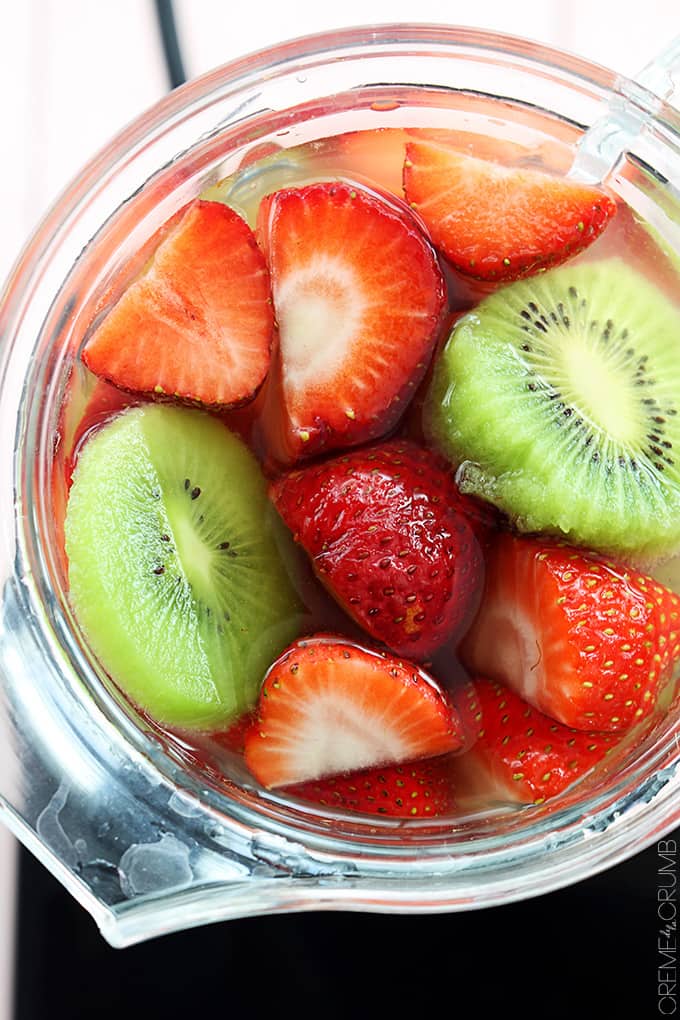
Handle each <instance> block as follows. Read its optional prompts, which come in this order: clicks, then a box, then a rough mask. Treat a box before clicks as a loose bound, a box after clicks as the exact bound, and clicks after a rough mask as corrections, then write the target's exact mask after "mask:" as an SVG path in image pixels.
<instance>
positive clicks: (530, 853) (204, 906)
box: [0, 25, 680, 946]
mask: <svg viewBox="0 0 680 1020" xmlns="http://www.w3.org/2000/svg"><path fill="white" fill-rule="evenodd" d="M679 66H680V57H678V59H677V61H676V60H675V57H673V56H671V58H668V59H665V60H662V61H659V62H657V63H655V64H654V65H652V67H651V70H650V73H649V74H648V75H647V76H646V77H645V79H644V80H645V82H646V84H647V85H648V86H649V88H646V87H643V86H641V85H640V84H638V83H634V82H631V81H629V80H627V79H625V78H622V77H619V76H617V75H616V74H614V73H612V72H610V71H607V70H605V69H603V68H601V67H597V66H594V65H592V64H590V63H588V62H586V61H583V60H579V59H577V58H575V57H571V56H567V55H565V54H562V53H559V52H557V51H554V50H550V49H548V48H546V47H542V46H538V45H536V44H534V43H530V42H526V41H523V40H520V39H516V38H510V37H506V36H501V35H496V34H492V33H487V32H477V31H472V30H462V29H454V28H448V27H434V26H415V25H410V26H409V25H406V26H378V27H375V28H361V29H354V30H347V31H339V32H332V33H328V34H324V35H320V36H315V37H311V38H306V39H302V40H297V41H294V42H290V43H287V44H284V45H282V46H279V47H276V48H273V49H269V50H266V51H264V52H262V53H258V54H255V55H253V56H249V57H247V58H244V59H242V60H239V61H236V62H234V63H231V64H229V65H227V66H225V67H223V68H220V69H218V70H216V71H214V72H212V73H210V74H207V75H205V76H204V77H202V78H200V79H198V80H196V81H194V82H192V83H190V84H189V85H187V86H185V87H183V88H181V89H180V90H178V91H177V92H174V93H173V94H171V95H170V96H168V97H167V98H166V99H164V100H163V101H162V102H160V103H158V104H157V105H156V106H155V107H153V108H152V109H151V110H149V111H148V112H147V113H145V114H144V115H143V116H141V117H140V118H139V119H138V120H137V121H135V122H134V123H133V124H132V125H131V126H129V127H128V128H127V129H126V130H125V131H123V132H122V133H121V134H120V135H118V136H117V137H116V138H115V139H114V140H113V141H112V142H111V144H110V145H109V146H108V147H107V148H106V149H105V150H104V151H102V152H101V153H100V154H99V155H98V156H97V157H96V158H95V159H94V160H93V161H92V162H91V163H90V164H89V165H88V166H87V167H86V168H85V169H84V171H83V172H82V173H81V175H80V176H79V177H78V179H77V180H76V181H74V183H73V184H72V185H71V186H70V187H69V188H68V189H67V191H66V192H65V193H64V194H63V195H62V196H61V198H60V199H59V200H58V202H57V203H56V205H55V206H54V207H53V208H52V210H51V211H50V213H49V214H48V215H47V217H46V218H45V220H44V221H43V223H42V224H41V225H40V227H39V228H38V229H37V231H36V232H35V234H34V236H33V237H32V238H31V240H30V241H29V243H28V245H27V247H26V248H25V250H24V252H23V254H22V255H21V257H20V259H19V261H18V263H17V265H16V266H15V268H14V271H13V273H12V275H11V277H10V279H9V281H8V283H7V286H6V289H5V292H4V295H3V297H2V303H1V305H0V337H1V347H0V387H1V389H0V434H1V435H2V444H1V445H0V478H1V480H2V484H1V485H0V531H1V541H0V571H1V575H0V583H1V585H2V588H1V591H2V597H1V603H0V606H1V610H0V739H2V741H3V742H4V744H5V745H6V747H7V748H8V749H9V757H10V764H9V768H8V769H7V770H6V771H5V772H4V773H3V774H2V775H0V809H1V810H0V817H1V818H2V819H3V820H4V822H5V823H6V824H7V825H8V826H9V827H10V828H11V829H12V831H13V832H14V833H15V834H16V836H17V837H18V838H19V839H20V840H21V841H22V842H23V843H24V844H25V846H26V847H27V848H28V849H29V850H30V851H32V852H33V853H34V854H35V855H36V856H37V857H38V858H39V859H40V860H41V861H42V862H43V863H44V864H45V865H46V867H47V868H49V870H50V871H51V872H52V873H53V874H54V875H55V876H56V877H57V878H58V879H59V880H60V881H61V882H62V883H63V884H64V886H65V887H66V888H67V889H68V890H69V892H70V893H71V894H72V895H73V896H74V897H75V898H76V899H77V900H78V901H79V902H80V903H81V904H82V905H83V906H84V907H85V909H86V910H88V911H89V913H90V914H91V915H92V916H93V917H94V919H95V921H96V922H97V924H98V926H99V928H100V929H101V932H102V934H103V935H104V937H105V938H106V939H107V940H108V941H109V942H110V943H111V944H112V945H114V946H126V945H129V944H132V943H135V942H138V941H141V940H144V939H147V938H151V937H153V936H157V935H160V934H163V933H165V932H171V931H175V930H178V929H182V928H189V927H191V926H195V925H202V924H207V923H209V922H212V921H218V920H224V919H228V918H234V917H239V916H245V915H255V914H263V913H275V912H281V911H302V910H322V909H333V908H340V909H343V910H365V911H393V912H397V911H398V912H433V911H454V910H467V909H471V908H476V907H481V906H486V905H492V904H499V903H505V902H509V901H512V900H516V899H520V898H524V897H528V896H534V895H537V894H540V893H543V892H547V891H549V890H553V889H556V888H559V887H561V886H564V885H566V884H568V883H571V882H575V881H577V880H579V879H582V878H584V877H586V876H588V875H592V874H594V873H596V872H597V871H600V870H602V869H604V868H606V867H609V866H612V865H614V864H616V863H617V862H619V861H621V860H623V859H624V858H626V857H628V856H630V855H632V854H634V853H636V852H637V851H639V850H641V849H643V848H644V847H645V846H647V845H649V844H650V843H651V842H652V841H654V840H657V839H659V838H661V837H662V836H663V834H665V833H667V832H668V831H669V830H670V829H671V828H672V827H673V826H675V825H677V824H678V821H679V820H680V785H679V784H680V780H679V777H678V765H679V764H680V752H679V750H678V746H679V745H678V733H679V731H680V709H677V708H675V707H672V708H671V710H670V711H669V712H668V714H667V715H665V716H664V718H663V719H662V720H659V721H658V723H657V724H656V725H655V726H653V727H652V728H651V729H650V732H649V733H648V735H647V737H646V739H645V742H644V743H643V745H642V746H641V747H640V748H638V749H637V751H636V753H635V754H630V755H629V756H627V757H626V756H625V755H624V756H623V757H622V759H621V761H620V765H619V767H618V768H617V769H616V770H615V771H610V772H609V773H608V774H607V775H606V777H604V778H602V777H600V778H599V779H593V780H592V781H587V782H584V783H582V784H580V785H579V786H577V787H575V788H574V789H572V790H571V791H570V792H569V793H568V794H567V795H566V796H564V797H563V798H561V800H560V801H559V804H558V805H557V806H555V805H550V804H548V805H547V806H535V807H530V808H523V809H522V810H520V811H517V810H508V811H497V812H491V813H478V814H474V813H472V814H469V815H466V816H464V817H461V818H457V819H456V820H455V821H451V820H450V819H449V820H446V819H442V820H435V819H432V820H430V819H428V820H425V821H421V820H413V821H411V820H408V821H403V820H400V819H391V818H378V817H376V818H373V817H371V818H368V817H360V816H349V815H348V814H335V813H334V812H333V811H331V810H328V809H322V808H313V807H311V806H303V805H301V804H300V803H299V802H294V801H291V800H290V799H287V798H286V797H285V796H284V795H282V794H275V793H267V792H266V791H263V790H258V789H257V788H256V786H255V785H253V786H247V785H243V786H242V785H239V784H237V783H227V784H224V783H223V784H213V783H211V782H210V781H209V777H207V776H206V775H205V774H204V773H203V772H202V771H201V770H200V769H192V768H190V767H189V766H188V765H187V763H186V761H185V760H183V759H182V758H181V757H180V756H178V755H177V754H175V753H174V752H173V748H172V747H171V746H169V745H168V744H166V743H164V742H163V741H162V740H159V739H158V736H157V734H155V733H154V731H153V730H152V728H151V727H149V726H147V725H144V721H143V720H141V719H140V718H139V717H138V716H136V715H135V714H134V713H133V712H132V711H131V709H130V708H129V706H126V704H125V703H124V702H123V701H122V700H121V698H119V697H117V695H116V692H115V691H114V690H113V689H112V688H111V685H107V684H106V683H105V682H103V677H102V674H101V671H100V670H98V668H97V666H96V664H95V663H94V661H93V659H92V657H91V656H90V655H89V654H88V652H87V650H86V648H84V646H83V644H82V642H81V641H80V640H79V637H78V632H77V627H76V625H75V622H74V620H73V617H72V615H71V612H70V610H69V607H68V602H67V598H66V593H65V590H64V583H63V579H62V578H61V575H60V570H59V564H58V557H57V555H56V553H55V541H54V517H55V514H54V506H53V499H54V495H53V487H52V474H51V473H52V470H53V461H54V444H55V436H57V435H58V428H57V423H58V416H59V411H60V407H61V403H62V400H63V396H64V392H65V388H66V386H67V385H68V378H69V371H70V368H71V366H72V365H73V362H74V359H75V358H76V356H77V352H78V346H79V343H80V340H81V339H82V336H83V332H84V330H85V328H86V326H87V324H88V322H89V321H90V320H91V318H92V315H93V312H94V309H95V308H96V307H97V302H98V300H100V298H101V295H102V293H103V292H104V291H105V289H106V288H107V287H109V286H110V285H111V283H112V281H115V279H116V278H117V274H119V273H120V272H121V271H123V269H124V267H125V265H126V263H127V261H128V260H129V259H130V258H131V256H132V255H133V254H134V253H135V252H136V251H138V250H139V249H140V248H141V246H142V244H143V243H144V242H145V241H146V240H148V239H149V237H150V236H151V235H152V234H153V233H154V231H155V230H156V229H157V228H158V227H159V226H160V225H161V224H162V223H163V222H164V221H166V220H167V219H168V218H169V217H170V216H171V215H172V214H173V212H175V211H176V210H177V209H179V208H180V207H181V206H183V205H184V204H185V203H186V202H187V201H189V200H190V199H191V198H192V197H194V196H196V195H197V194H199V193H200V192H202V191H203V189H205V188H206V187H208V186H210V185H211V184H213V183H215V182H216V181H217V180H218V179H220V178H223V177H225V176H226V175H227V174H229V173H231V172H232V171H234V170H235V169H236V168H237V167H238V166H240V165H241V164H242V163H243V161H244V159H246V158H247V157H248V154H249V153H251V152H255V151H265V149H264V148H263V149H262V150H260V148H259V147H261V146H263V147H265V148H266V147H267V146H269V147H270V148H271V147H272V146H275V147H277V148H279V149H284V150H285V149H287V148H289V147H292V146H295V145H298V144H300V143H301V142H304V141H310V140H314V139H323V138H327V137H328V136H332V135H334V134H337V133H339V132H344V131H351V130H356V129H359V128H371V127H385V126H386V127H390V126H408V125H409V123H410V120H412V119H413V116H414V111H420V112H421V113H422V111H425V113H424V116H425V118H426V119H427V117H429V116H430V114H431V111H432V110H434V109H436V110H438V111H440V112H441V111H442V110H444V111H446V109H447V105H450V104H452V103H455V100H456V98H457V97H461V96H466V97H473V98H474V97H482V98H484V99H488V98H492V99H493V100H494V101H495V102H497V103H498V104H499V108H500V106H502V107H503V110H504V115H505V116H506V117H507V118H509V120H510V122H512V123H515V124H516V125H518V126H521V125H526V124H527V123H529V121H530V119H531V117H533V116H536V115H540V116H541V117H545V118H548V119H549V121H550V124H551V131H552V132H553V134H554V135H555V137H556V138H559V139H561V143H562V144H563V145H565V146H566V147H567V149H568V150H569V152H571V153H572V155H573V156H574V157H576V156H577V155H578V159H577V162H576V169H577V171H580V172H582V173H583V174H584V175H585V176H588V175H589V174H590V176H592V177H594V178H598V176H601V174H600V171H601V170H602V169H603V168H604V170H605V171H606V183H607V185H608V187H609V188H610V189H611V190H612V191H613V192H615V193H616V194H618V195H621V196H622V197H623V198H625V200H626V202H627V203H628V204H629V205H630V206H631V207H632V208H633V209H634V210H636V211H640V212H641V213H642V214H643V215H644V217H645V218H646V220H647V221H648V222H649V223H650V224H651V225H652V226H653V227H654V228H655V230H656V231H657V232H658V234H659V236H662V237H663V238H664V240H665V242H666V244H667V245H668V246H669V247H670V248H673V249H674V250H676V251H678V252H680V219H675V220H674V218H673V215H672V213H669V209H671V208H672V202H673V200H674V199H676V200H677V199H678V194H679V191H680V115H678V113H677V112H675V111H674V109H673V108H672V106H670V105H669V102H670V101H671V100H672V99H673V98H675V99H677V95H678V88H677V86H676V84H675V82H674V80H673V75H674V73H677V69H678V67H679ZM650 89H653V91H652V90H650ZM659 96H665V97H666V99H668V101H669V102H668V103H667V102H664V101H663V100H662V99H660V98H659ZM593 125H595V126H596V127H595V128H594V129H593V131H591V132H589V133H588V141H587V144H586V145H584V146H581V147H580V148H578V145H579V142H580V141H581V139H582V137H583V135H584V132H585V131H586V129H588V128H591V127H592V126H593ZM622 138H623V139H624V140H625V144H623V145H622V144H621V140H622ZM677 208H679V209H680V205H678V206H677Z"/></svg>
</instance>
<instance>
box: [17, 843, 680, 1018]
mask: <svg viewBox="0 0 680 1020" xmlns="http://www.w3.org/2000/svg"><path fill="white" fill-rule="evenodd" d="M669 838H672V837H669ZM675 838H676V839H677V840H679V841H680V831H679V832H677V833H676V834H675ZM666 863H667V862H666V861H664V860H663V859H661V858H660V857H659V854H658V852H657V848H656V847H652V848H650V849H649V850H647V851H645V852H644V853H642V854H640V855H639V856H638V857H636V858H634V859H633V860H631V861H628V862H626V863H625V864H623V865H620V866H619V867H618V868H616V869H613V870H611V871H609V872H606V873H605V874H603V875H600V876H597V877H595V878H593V879H589V880H588V881H585V882H582V883H581V884H579V885H576V886H572V887H570V888H569V889H565V890H562V891H560V892H557V893H552V894H550V895H549V896H544V897H540V898H538V899H534V900H529V901H526V902H524V903H521V904H512V905H509V906H506V907H498V908H493V909H490V910H483V911H475V912H471V913H467V914H448V915H432V916H425V917H404V916H388V915H372V914H351V913H316V914H298V915H281V916H278V917H269V918H249V919H244V920H238V921H230V922H228V923H224V924H220V925H213V926H210V927H206V928H202V929H196V930H194V931H190V932H183V933H181V934H178V935H172V936H168V937H165V938H162V939H158V940H156V941H154V942H151V943H146V944H144V945H141V946H135V947H132V948H130V949H125V950H114V949H110V948H109V947H108V946H107V945H106V943H104V942H103V940H102V939H101V937H100V936H99V934H98V932H97V930H96V928H95V926H94V924H93V922H92V921H91V920H90V919H89V917H88V916H87V915H86V914H85V913H84V912H83V911H82V910H81V909H80V908H79V907H78V906H77V905H76V904H75V903H74V902H73V901H71V900H70V898H69V897H68V896H67V894H66V893H65V892H64V891H63V890H62V888H61V886H59V885H58V883H57V882H56V881H55V880H54V879H53V878H51V876H49V875H48V874H47V872H46V871H44V869H43V868H42V867H41V866H40V865H38V864H37V863H36V862H35V861H34V860H33V859H32V858H31V857H29V856H28V855H27V854H26V853H25V852H23V851H22V858H21V865H20V911H19V930H18V965H17V986H16V1010H15V1020H46V1018H50V1020H53V1018H57V1020H61V1018H68V1020H81V1018H88V1020H89V1018H97V1020H108V1018H114V1017H115V1018H116V1020H120V1018H126V1020H137V1018H139V1020H149V1018H155V1017H158V1018H162V1020H174V1018H175V1017H182V1018H185V1017H191V1018H192V1020H193V1018H194V1017H221V1016H224V1017H225V1018H228V1020H231V1018H236V1017H239V1018H240V1017H248V1018H259V1017H262V1016H266V1015H268V1014H269V1013H270V1012H271V1013H272V1014H273V1013H276V1014H277V1015H283V1016H287V1014H288V1009H289V1008H290V1009H292V1010H294V1011H295V1013H294V1015H295V1016H296V1017H318V1018H320V1020H333V1018H335V1017H343V1018H345V1017H347V1018H350V1017H364V1016H365V1017H370V1018H375V1020H383V1018H384V1017H386V1016H394V1017H401V1016H409V1017H411V1016H413V1017H414V1018H418V1020H427V1011H431V1013H432V1015H433V1016H434V1017H436V1020H457V1018H459V1017H465V1018H467V1017H474V1018H479V1020H486V1018H487V1017H490V1018H491V1017H502V1018H503V1020H511V1018H513V1017H518V1018H520V1017H521V1018H522V1020H533V1018H536V1020H539V1018H540V1020H561V1018H563V1017H564V1018H567V1017H568V1018H570V1020H574V1018H578V1020H591V1018H593V1020H595V1018H597V1020H619V1018H620V1020H627V1018H634V1020H646V1018H653V1017H657V1016H660V1015H663V1014H662V1013H660V1012H659V1009H658V999H657V967H658V966H659V964H660V959H659V952H658V946H657V939H658V936H659V931H660V929H661V928H662V927H663V925H662V922H661V921H660V920H659V917H658V916H657V888H658V886H659V884H661V883H660V879H659V875H658V870H659V867H660V866H661V867H663V866H664V865H665V864H666ZM663 884H665V885H667V886H668V884H669V882H668V880H667V881H666V882H665V883H663ZM673 895H674V894H673ZM661 962H663V961H661ZM364 982H365V988H364V989H361V986H362V984H363V983H364ZM666 1005H667V1006H668V1003H666ZM668 1015H671V1014H668Z"/></svg>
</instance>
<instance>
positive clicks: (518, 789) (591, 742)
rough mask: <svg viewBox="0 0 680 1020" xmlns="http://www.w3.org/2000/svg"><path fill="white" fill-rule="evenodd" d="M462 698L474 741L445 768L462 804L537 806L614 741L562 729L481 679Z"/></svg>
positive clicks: (599, 757)
mask: <svg viewBox="0 0 680 1020" xmlns="http://www.w3.org/2000/svg"><path fill="white" fill-rule="evenodd" d="M465 698H466V700H467V708H468V710H469V711H470V712H472V713H474V717H475V719H476V724H477V726H476V729H477V733H476V736H477V740H476V742H475V744H474V746H473V747H472V749H471V750H469V751H467V752H466V753H465V754H463V755H460V756H459V757H457V758H455V759H453V761H452V763H451V766H450V768H451V771H452V774H453V777H454V778H453V781H454V782H455V783H456V784H457V787H459V788H460V790H461V795H462V797H463V798H467V797H481V798H483V800H484V801H485V802H487V803H488V801H489V799H490V798H492V799H494V800H498V801H501V802H502V801H520V802H522V803H525V804H541V803H542V802H543V801H544V800H548V799H549V798H550V797H555V796H556V795H557V794H559V793H562V791H563V790H565V789H566V788H567V787H568V786H570V785H571V784H572V783H573V782H575V781H576V780H577V779H579V778H580V777H581V776H582V775H583V774H584V773H585V772H587V771H588V770H589V769H591V768H592V767H593V766H594V765H596V764H597V763H598V762H599V761H601V760H602V759H603V758H604V757H605V755H607V754H608V753H609V751H610V750H611V749H612V748H613V747H615V746H616V744H617V741H618V739H619V738H618V737H616V736H614V735H612V734H610V733H584V732H583V731H582V730H576V729H571V728H570V727H568V726H562V725H560V723H557V722H555V720H554V719H550V718H549V717H548V716H547V715H544V714H543V713H542V712H538V711H537V710H536V709H535V708H532V707H531V705H529V704H527V702H526V701H523V700H522V698H520V697H518V696H517V695H516V694H514V693H513V692H512V691H511V690H509V689H508V688H507V687H504V686H503V684H499V683H494V682H493V681H490V680H486V679H484V678H482V677H477V678H476V679H475V680H474V682H470V683H468V684H466V685H465Z"/></svg>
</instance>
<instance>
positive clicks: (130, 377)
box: [82, 200, 274, 407]
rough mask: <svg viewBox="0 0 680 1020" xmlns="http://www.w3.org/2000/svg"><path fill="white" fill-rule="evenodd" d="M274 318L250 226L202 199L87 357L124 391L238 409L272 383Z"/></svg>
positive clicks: (180, 220)
mask: <svg viewBox="0 0 680 1020" xmlns="http://www.w3.org/2000/svg"><path fill="white" fill-rule="evenodd" d="M273 322H274V318H273V310H272V304H271V292H270V289H269V278H268V275H267V268H266V265H265V262H264V258H263V256H262V254H261V252H260V251H259V249H258V247H257V244H256V242H255V237H254V235H253V233H252V231H251V230H250V227H248V225H247V224H246V223H244V221H243V220H242V219H241V218H240V216H238V215H237V214H236V213H235V212H234V211H233V210H232V209H229V208H228V207H227V206H226V205H222V204H221V203H219V202H202V201H198V200H197V201H195V202H192V203H191V205H189V206H187V208H186V210H185V211H184V213H183V215H181V216H180V217H176V218H175V222H174V223H173V225H172V227H171V229H170V230H169V231H168V232H167V233H164V234H163V239H162V240H161V242H160V244H159V246H158V247H157V248H156V250H155V253H154V254H153V257H152V258H151V262H150V263H149V264H148V265H147V267H146V268H145V270H144V271H143V272H142V273H141V275H139V276H138V277H137V278H136V279H135V280H133V281H132V283H131V284H130V285H129V286H128V287H127V289H126V290H125V291H124V293H123V294H122V296H121V297H120V299H119V300H118V302H117V303H116V304H115V305H114V306H113V308H112V309H111V311H110V312H109V313H108V314H107V315H106V317H105V318H104V319H103V321H102V322H101V323H100V325H99V326H98V327H97V329H96V330H95V332H94V333H93V335H92V337H91V338H90V339H89V340H88V342H87V343H86V345H85V347H84V349H83V353H82V357H83V361H84V362H85V364H86V365H87V367H88V368H89V369H91V371H93V372H94V373H95V374H96V375H99V376H101V377H102V378H104V379H106V380H108V381H109V382H112V383H113V384H114V385H116V386H119V387H120V388H121V389H125V390H130V391H132V392H135V393H144V394H147V395H149V396H152V397H162V396H168V397H176V398H178V399H180V400H185V401H190V402H192V403H199V404H202V405H206V406H224V407H230V406H236V405H239V404H243V403H245V402H247V401H248V400H251V399H252V398H253V397H254V395H255V394H256V392H257V390H258V389H259V387H260V386H261V385H262V383H263V381H264V378H265V376H266V374H267V371H268V369H269V361H270V350H271V342H272V334H273Z"/></svg>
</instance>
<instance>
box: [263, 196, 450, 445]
mask: <svg viewBox="0 0 680 1020" xmlns="http://www.w3.org/2000/svg"><path fill="white" fill-rule="evenodd" d="M258 234H259V238H260V241H261V243H262V246H263V248H264V251H265V253H266V255H267V260H268V262H269V267H270V272H271V278H272V287H273V293H274V305H275V309H276V317H277V320H278V325H279V335H280V347H279V351H278V355H277V358H276V360H275V363H274V365H273V371H272V375H273V382H272V385H271V386H270V387H269V389H268V397H269V398H270V399H269V400H268V406H267V409H266V411H265V421H264V428H265V436H266V441H267V445H268V447H269V450H270V453H271V454H272V456H273V457H274V458H275V459H277V460H278V461H279V462H281V463H291V462H293V461H295V460H297V459H298V458H300V457H308V456H311V455H313V454H316V453H319V451H321V450H330V449H334V448H336V447H338V446H351V445H355V444H357V443H362V442H365V441H366V440H368V439H372V438H375V437H376V436H380V435H383V434H384V433H385V432H387V431H388V430H389V429H390V428H391V427H392V426H393V425H394V424H395V422H396V421H397V419H398V418H399V417H400V416H401V414H402V412H403V411H404V409H405V407H406V405H407V403H408V401H409V399H410V398H411V396H412V395H413V393H414V392H415V389H416V387H417V385H418V383H419V382H420V380H421V378H422V377H423V375H424V373H425V370H426V368H427V364H428V361H429V359H430V355H431V353H432V350H433V347H434V343H435V341H436V339H437V336H438V333H439V330H440V326H441V323H442V321H443V315H444V305H445V285H444V280H443V277H442V274H441V270H440V269H439V265H438V263H437V260H436V257H435V255H434V252H433V250H432V248H431V247H430V245H429V244H428V242H427V241H426V240H425V238H424V237H423V235H422V233H421V232H420V230H419V228H418V227H417V226H416V224H415V222H414V221H413V220H412V218H411V217H410V216H409V215H408V212H407V211H406V210H405V209H402V208H401V207H400V206H398V205H397V204H394V205H392V204H390V203H388V202H387V201H383V200H381V199H380V198H378V197H377V196H376V195H373V194H369V193H368V192H366V191H363V190H362V189H360V188H357V187H354V186H353V185H350V184H346V183H339V182H335V183H328V182H325V183H321V184H312V185H309V186H308V187H305V188H289V189H285V190H283V191H278V192H276V193H275V194H273V195H269V196H267V197H266V198H265V199H263V201H262V203H261V205H260V212H259V216H258Z"/></svg>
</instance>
